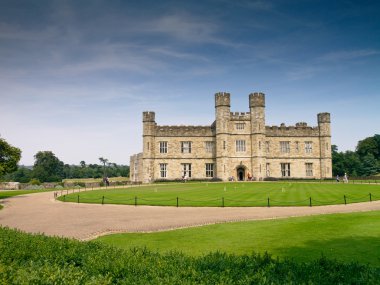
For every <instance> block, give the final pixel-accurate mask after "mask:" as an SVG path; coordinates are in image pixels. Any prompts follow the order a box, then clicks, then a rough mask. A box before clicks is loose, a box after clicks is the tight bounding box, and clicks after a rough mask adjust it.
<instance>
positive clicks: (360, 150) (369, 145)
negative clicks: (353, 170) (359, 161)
mask: <svg viewBox="0 0 380 285" xmlns="http://www.w3.org/2000/svg"><path fill="white" fill-rule="evenodd" d="M377 136H379V135H377ZM356 152H357V154H358V155H360V156H361V157H364V156H366V155H369V154H371V155H373V157H374V158H376V159H379V158H380V153H379V145H378V142H377V139H376V138H375V136H373V137H369V138H365V139H364V140H362V141H359V142H358V145H357V147H356Z"/></svg>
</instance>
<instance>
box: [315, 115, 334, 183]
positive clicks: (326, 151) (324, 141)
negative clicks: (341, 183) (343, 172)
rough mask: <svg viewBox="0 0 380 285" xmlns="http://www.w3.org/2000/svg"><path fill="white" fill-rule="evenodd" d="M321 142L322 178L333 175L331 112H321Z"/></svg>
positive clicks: (319, 117)
mask: <svg viewBox="0 0 380 285" xmlns="http://www.w3.org/2000/svg"><path fill="white" fill-rule="evenodd" d="M317 118H318V128H319V144H320V160H321V170H320V171H321V178H331V177H332V169H331V168H332V167H331V127H330V125H331V120H330V113H319V114H318V115H317Z"/></svg>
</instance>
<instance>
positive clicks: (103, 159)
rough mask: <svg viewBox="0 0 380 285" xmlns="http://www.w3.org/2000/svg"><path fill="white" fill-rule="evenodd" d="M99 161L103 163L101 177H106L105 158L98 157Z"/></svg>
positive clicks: (106, 160)
mask: <svg viewBox="0 0 380 285" xmlns="http://www.w3.org/2000/svg"><path fill="white" fill-rule="evenodd" d="M99 160H100V162H101V163H103V177H106V176H107V175H106V163H107V162H108V159H107V158H103V157H99Z"/></svg>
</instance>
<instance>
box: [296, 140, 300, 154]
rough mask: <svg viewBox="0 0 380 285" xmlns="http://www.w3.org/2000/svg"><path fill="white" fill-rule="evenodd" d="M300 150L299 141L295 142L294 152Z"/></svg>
mask: <svg viewBox="0 0 380 285" xmlns="http://www.w3.org/2000/svg"><path fill="white" fill-rule="evenodd" d="M299 150H300V146H299V142H296V152H298V151H299Z"/></svg>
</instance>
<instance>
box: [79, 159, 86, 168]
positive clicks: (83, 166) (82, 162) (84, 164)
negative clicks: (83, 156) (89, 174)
mask: <svg viewBox="0 0 380 285" xmlns="http://www.w3.org/2000/svg"><path fill="white" fill-rule="evenodd" d="M79 164H80V166H81V167H82V168H85V167H86V162H85V161H84V160H82V161H81V162H80V163H79Z"/></svg>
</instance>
